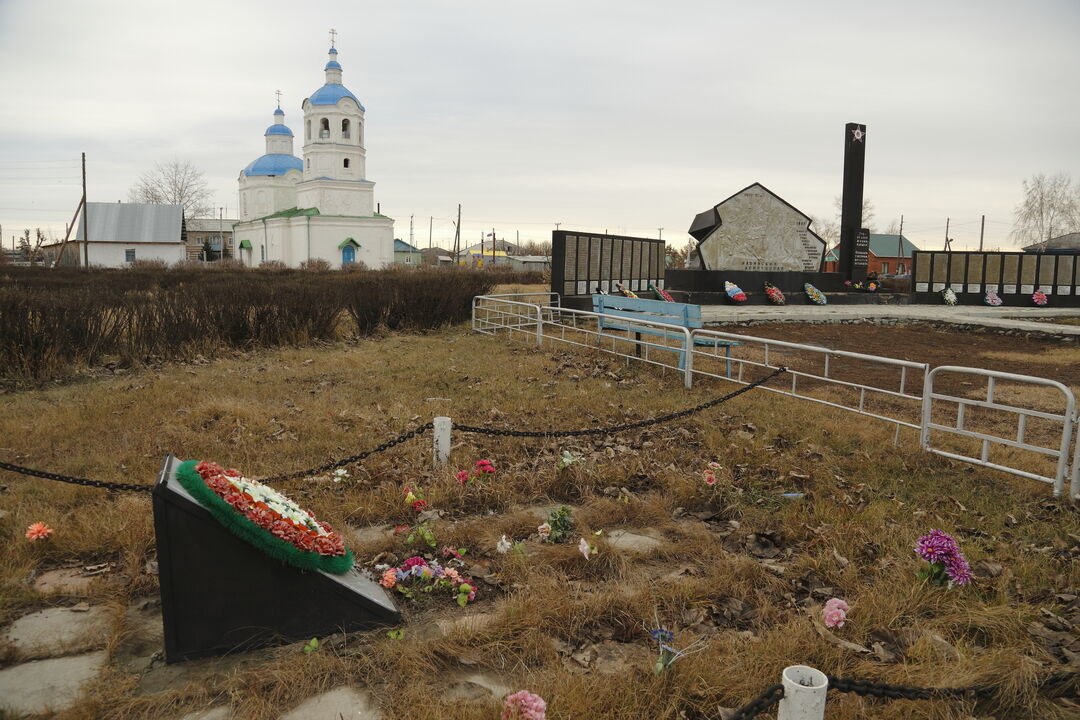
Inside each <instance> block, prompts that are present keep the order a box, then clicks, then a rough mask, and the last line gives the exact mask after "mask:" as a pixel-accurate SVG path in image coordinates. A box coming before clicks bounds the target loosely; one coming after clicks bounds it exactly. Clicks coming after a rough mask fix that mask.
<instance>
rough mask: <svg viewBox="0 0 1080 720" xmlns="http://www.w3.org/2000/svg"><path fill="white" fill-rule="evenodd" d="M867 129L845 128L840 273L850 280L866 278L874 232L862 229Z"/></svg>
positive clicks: (856, 280) (850, 125)
mask: <svg viewBox="0 0 1080 720" xmlns="http://www.w3.org/2000/svg"><path fill="white" fill-rule="evenodd" d="M865 167H866V126H865V125H859V124H858V123H848V124H847V125H845V126H844V191H843V196H842V200H841V201H840V272H841V273H843V275H844V277H845V278H846V279H848V280H852V281H855V282H859V281H861V280H863V279H864V278H865V277H866V263H867V259H868V257H869V252H870V231H869V230H867V229H866V228H864V227H863V226H862V209H863V173H864V170H865Z"/></svg>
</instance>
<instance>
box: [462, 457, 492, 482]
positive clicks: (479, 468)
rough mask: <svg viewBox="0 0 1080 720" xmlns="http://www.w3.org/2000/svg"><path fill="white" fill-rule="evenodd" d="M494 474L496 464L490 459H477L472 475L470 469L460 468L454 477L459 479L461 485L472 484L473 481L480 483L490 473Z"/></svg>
mask: <svg viewBox="0 0 1080 720" xmlns="http://www.w3.org/2000/svg"><path fill="white" fill-rule="evenodd" d="M494 474H495V466H494V465H492V464H491V461H490V460H477V461H476V465H475V466H474V467H473V471H472V475H470V474H469V471H468V470H459V471H458V472H457V474H456V475H454V479H455V480H457V481H458V484H459V485H471V484H472V483H473V482H476V483H479V482H480V481H481V480H483V479H484V478H485V477H487V476H488V475H494Z"/></svg>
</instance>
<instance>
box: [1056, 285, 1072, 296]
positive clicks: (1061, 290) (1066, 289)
mask: <svg viewBox="0 0 1080 720" xmlns="http://www.w3.org/2000/svg"><path fill="white" fill-rule="evenodd" d="M1072 291H1073V289H1072V287H1071V286H1069V285H1058V288H1057V294H1058V295H1072Z"/></svg>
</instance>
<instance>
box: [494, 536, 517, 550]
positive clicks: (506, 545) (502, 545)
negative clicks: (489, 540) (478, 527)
mask: <svg viewBox="0 0 1080 720" xmlns="http://www.w3.org/2000/svg"><path fill="white" fill-rule="evenodd" d="M512 546H513V543H511V542H510V541H509V540H507V539H506V536H505V535H503V536H502V538H501V539H500V540H499V542H497V543H495V549H496V550H498V551H499V552H500V553H502V554H506V553H507V552H509V551H510V548H511V547H512Z"/></svg>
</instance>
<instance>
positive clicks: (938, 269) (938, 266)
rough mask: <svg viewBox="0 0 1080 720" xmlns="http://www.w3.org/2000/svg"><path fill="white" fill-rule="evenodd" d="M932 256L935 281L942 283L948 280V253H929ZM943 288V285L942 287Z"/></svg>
mask: <svg viewBox="0 0 1080 720" xmlns="http://www.w3.org/2000/svg"><path fill="white" fill-rule="evenodd" d="M930 257H931V258H933V261H932V262H933V263H934V277H933V280H934V282H935V283H944V282H945V281H946V280H948V279H949V278H948V272H949V255H948V253H933V254H932V255H930ZM942 289H944V287H943V288H942Z"/></svg>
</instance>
